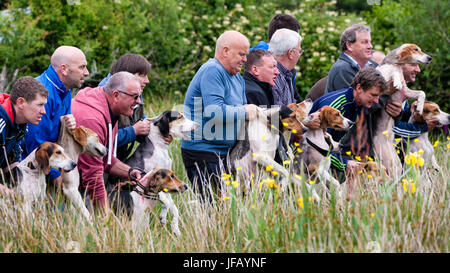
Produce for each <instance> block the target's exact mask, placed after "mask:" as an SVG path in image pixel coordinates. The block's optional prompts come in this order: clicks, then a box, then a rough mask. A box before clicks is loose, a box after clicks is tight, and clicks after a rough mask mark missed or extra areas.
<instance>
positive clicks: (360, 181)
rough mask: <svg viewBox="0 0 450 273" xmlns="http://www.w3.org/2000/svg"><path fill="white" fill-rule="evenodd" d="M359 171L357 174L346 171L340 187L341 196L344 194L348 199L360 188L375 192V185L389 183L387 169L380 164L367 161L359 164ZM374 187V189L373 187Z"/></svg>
mask: <svg viewBox="0 0 450 273" xmlns="http://www.w3.org/2000/svg"><path fill="white" fill-rule="evenodd" d="M360 167H361V170H360V171H359V172H352V171H353V170H350V169H348V170H346V177H347V179H346V180H345V182H344V183H343V184H342V185H341V188H340V192H341V194H346V196H347V198H350V197H351V195H352V193H355V192H358V191H359V188H360V187H363V188H365V189H366V188H368V187H370V188H371V189H372V190H373V191H376V190H377V187H376V185H377V184H379V183H382V182H383V181H389V176H388V174H387V169H386V167H384V166H383V165H381V163H380V162H375V161H367V162H364V163H361V165H360ZM373 186H375V187H373Z"/></svg>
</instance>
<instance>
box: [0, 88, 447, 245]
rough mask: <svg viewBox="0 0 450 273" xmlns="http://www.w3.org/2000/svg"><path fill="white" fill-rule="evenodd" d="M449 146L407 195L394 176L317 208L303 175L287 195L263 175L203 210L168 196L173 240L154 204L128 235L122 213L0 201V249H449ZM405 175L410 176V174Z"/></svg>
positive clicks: (180, 170)
mask: <svg viewBox="0 0 450 273" xmlns="http://www.w3.org/2000/svg"><path fill="white" fill-rule="evenodd" d="M178 103H179V102H178V100H177V99H176V98H171V97H169V96H168V97H167V98H164V99H163V98H159V99H158V98H154V99H153V101H151V102H150V104H151V105H152V107H153V109H152V111H153V114H149V113H151V111H150V109H148V110H147V111H146V113H147V115H148V116H154V115H156V114H158V113H160V112H162V111H163V110H165V109H170V108H172V106H173V105H175V104H178ZM447 143H450V141H447V140H446V139H442V136H441V139H440V145H439V146H438V147H436V157H437V160H438V162H439V164H440V165H441V168H442V171H441V172H436V171H430V173H429V174H428V175H425V174H419V177H418V181H417V182H416V184H417V185H416V186H417V190H416V191H415V192H413V193H411V191H410V190H408V192H405V191H404V190H403V187H402V185H401V178H398V179H393V182H389V183H380V184H376V185H374V186H372V187H367V188H363V187H360V188H359V189H357V190H355V191H353V192H352V193H351V197H350V198H343V199H338V198H337V197H336V196H335V195H334V194H332V195H331V197H330V198H323V199H322V200H321V201H320V202H318V201H317V200H314V199H312V198H310V196H311V195H310V193H309V192H308V191H307V189H306V187H305V186H304V183H307V182H308V180H307V179H305V176H304V175H303V176H302V180H303V182H304V183H303V184H295V185H294V184H291V186H290V187H289V188H288V189H287V190H286V191H278V189H277V187H276V186H274V185H273V184H271V183H260V182H261V180H262V179H263V178H265V177H264V176H263V175H262V176H259V175H257V177H255V178H254V185H253V187H252V190H251V192H250V193H249V194H247V195H246V196H243V195H242V194H241V191H240V185H239V186H238V187H237V188H235V186H236V185H237V184H236V183H228V185H227V184H225V191H224V193H223V195H222V196H221V197H220V198H217V199H216V201H215V202H214V203H213V204H211V205H205V204H202V203H200V202H199V201H197V196H196V195H195V194H194V193H193V192H192V191H191V190H188V191H187V192H185V193H183V194H180V195H174V196H173V197H174V201H175V203H176V205H177V206H178V209H179V211H180V216H181V221H180V230H181V233H182V235H181V236H180V237H174V235H173V234H172V233H171V230H170V225H169V224H168V225H167V226H165V227H163V226H161V224H160V222H159V220H158V214H159V207H156V208H155V209H154V210H153V211H152V212H151V214H152V216H151V217H150V222H149V224H148V226H147V227H143V228H142V229H138V230H136V229H133V228H132V226H131V222H130V220H129V219H128V217H127V216H125V215H113V214H108V215H107V214H104V213H101V212H96V213H95V214H94V215H93V217H94V219H93V221H92V224H90V223H88V222H86V221H85V220H84V219H82V217H80V216H79V215H78V213H77V212H76V211H74V209H72V207H71V206H65V209H64V210H62V209H61V203H62V200H61V199H60V197H58V196H56V197H54V196H53V197H51V196H50V197H49V198H48V199H47V200H45V201H43V202H42V203H41V204H40V205H39V206H37V207H36V208H35V210H34V211H33V214H32V215H26V214H25V213H24V211H23V210H22V209H20V204H21V201H20V197H19V196H15V197H13V198H11V197H1V198H0V251H1V252H71V251H75V252H76V251H80V252H371V251H380V252H448V251H449V239H448V238H449V231H450V227H449V222H448V219H449V217H448V216H449V212H450V206H449V177H450V171H449V170H450V168H449V167H450V166H449V164H450V163H449V149H448V148H447V147H446V145H447ZM170 154H171V156H172V159H173V169H174V170H175V172H176V174H177V176H178V177H180V178H182V179H184V181H186V182H187V183H189V182H188V179H187V177H186V174H185V171H184V167H183V163H182V159H181V155H180V143H179V141H178V140H174V142H173V143H172V144H171V148H170ZM261 173H264V170H262V171H261ZM406 178H408V179H409V178H411V179H413V178H414V175H413V174H412V173H411V172H408V174H407V177H406ZM249 179H250V178H249ZM425 179H430V180H431V181H432V184H431V187H430V188H429V189H423V188H422V187H421V186H420V185H421V184H422V183H424V181H425ZM229 181H234V178H233V177H232V178H229ZM266 181H267V180H266ZM224 182H225V181H224ZM242 182H243V181H239V183H242ZM52 198H56V201H52V200H53V199H52ZM301 198H302V199H301ZM55 203H56V204H58V205H57V206H55V205H54V204H55ZM170 217H171V216H170V214H169V221H170V219H171V218H170ZM168 242H170V243H168Z"/></svg>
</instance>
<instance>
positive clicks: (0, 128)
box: [0, 118, 6, 134]
mask: <svg viewBox="0 0 450 273" xmlns="http://www.w3.org/2000/svg"><path fill="white" fill-rule="evenodd" d="M5 126H6V122H5V120H4V119H3V118H0V134H1V133H3V130H4V129H5Z"/></svg>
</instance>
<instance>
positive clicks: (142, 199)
mask: <svg viewBox="0 0 450 273" xmlns="http://www.w3.org/2000/svg"><path fill="white" fill-rule="evenodd" d="M139 182H140V186H141V187H136V188H135V189H134V191H132V192H131V197H132V199H133V205H134V207H133V215H132V223H133V225H134V227H135V228H142V227H145V223H148V219H149V214H150V211H151V210H152V209H153V207H154V206H155V204H156V202H157V201H160V202H161V203H162V210H161V213H160V216H159V218H160V220H161V223H162V224H163V225H165V224H166V223H167V212H168V211H170V213H172V222H171V227H172V232H173V233H174V234H175V235H176V236H179V235H180V234H181V232H180V229H179V227H178V222H179V217H180V216H179V213H178V209H177V207H176V206H175V203H174V202H173V200H172V197H171V194H172V193H181V192H184V191H186V190H187V188H188V187H187V185H186V184H185V183H184V182H183V181H181V180H180V179H178V178H177V177H176V176H175V174H174V172H173V171H172V170H168V169H160V168H156V169H155V170H153V171H152V172H150V173H147V174H146V175H145V176H144V177H143V178H142V179H141V180H140V181H139Z"/></svg>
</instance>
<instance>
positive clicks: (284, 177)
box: [253, 155, 289, 190]
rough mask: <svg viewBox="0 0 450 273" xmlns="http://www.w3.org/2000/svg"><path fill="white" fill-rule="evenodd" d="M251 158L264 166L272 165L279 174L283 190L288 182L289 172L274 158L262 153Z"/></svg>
mask: <svg viewBox="0 0 450 273" xmlns="http://www.w3.org/2000/svg"><path fill="white" fill-rule="evenodd" d="M253 160H254V161H256V163H258V164H260V165H262V166H265V167H266V166H269V165H270V166H272V167H273V170H274V171H276V172H278V173H279V174H280V175H281V187H282V188H283V190H284V189H285V188H286V186H287V184H288V177H289V172H288V171H287V170H286V169H285V168H284V167H283V166H281V165H280V164H278V163H277V162H276V161H275V160H273V159H271V158H269V157H267V156H264V155H256V156H254V157H253Z"/></svg>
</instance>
